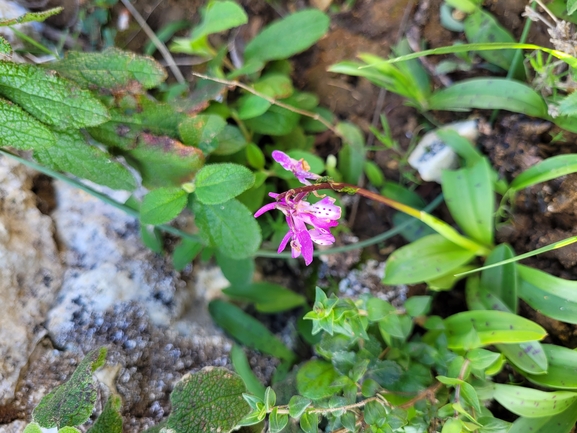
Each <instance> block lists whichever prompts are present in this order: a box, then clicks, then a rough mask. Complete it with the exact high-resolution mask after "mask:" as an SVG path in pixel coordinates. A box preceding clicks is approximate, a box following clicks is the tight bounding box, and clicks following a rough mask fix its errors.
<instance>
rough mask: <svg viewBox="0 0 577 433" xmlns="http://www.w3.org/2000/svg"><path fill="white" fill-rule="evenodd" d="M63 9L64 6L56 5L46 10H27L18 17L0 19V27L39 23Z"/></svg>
mask: <svg viewBox="0 0 577 433" xmlns="http://www.w3.org/2000/svg"><path fill="white" fill-rule="evenodd" d="M63 10H64V8H61V7H58V8H52V9H48V10H45V11H42V12H27V13H25V14H24V15H20V16H19V17H16V18H4V19H0V27H5V26H14V25H16V24H24V23H30V22H39V23H41V22H42V21H44V20H46V19H47V18H50V17H51V16H53V15H56V14H59V13H60V12H62V11H63Z"/></svg>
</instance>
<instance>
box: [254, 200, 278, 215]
mask: <svg viewBox="0 0 577 433" xmlns="http://www.w3.org/2000/svg"><path fill="white" fill-rule="evenodd" d="M276 207H277V202H276V201H273V202H272V203H269V204H265V205H264V206H263V207H261V208H260V209H259V210H257V211H256V212H255V213H254V217H255V218H258V217H259V216H261V215H262V214H263V213H265V212H268V211H269V210H273V209H276Z"/></svg>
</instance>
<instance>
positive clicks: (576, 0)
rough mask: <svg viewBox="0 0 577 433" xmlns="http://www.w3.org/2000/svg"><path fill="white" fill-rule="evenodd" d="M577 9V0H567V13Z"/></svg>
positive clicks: (569, 13)
mask: <svg viewBox="0 0 577 433" xmlns="http://www.w3.org/2000/svg"><path fill="white" fill-rule="evenodd" d="M576 10H577V0H567V14H568V15H571V14H572V13H573V12H575V11H576Z"/></svg>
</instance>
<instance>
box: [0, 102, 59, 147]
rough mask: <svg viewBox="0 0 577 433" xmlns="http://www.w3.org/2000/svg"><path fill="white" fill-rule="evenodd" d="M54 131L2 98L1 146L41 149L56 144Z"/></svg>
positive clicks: (0, 104)
mask: <svg viewBox="0 0 577 433" xmlns="http://www.w3.org/2000/svg"><path fill="white" fill-rule="evenodd" d="M55 144H56V143H55V138H54V134H53V133H52V131H50V130H49V129H48V128H47V127H46V126H45V125H43V124H42V123H40V122H39V121H38V120H36V119H35V118H34V117H32V116H30V115H29V114H28V113H26V112H25V111H24V110H22V109H21V108H20V107H18V106H17V105H15V104H13V103H12V102H10V101H6V100H4V99H0V146H3V147H5V146H10V147H14V148H15V149H21V150H40V149H43V148H45V147H47V146H54V145H55Z"/></svg>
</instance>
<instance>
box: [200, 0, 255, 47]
mask: <svg viewBox="0 0 577 433" xmlns="http://www.w3.org/2000/svg"><path fill="white" fill-rule="evenodd" d="M200 13H201V15H202V19H201V21H200V24H199V25H198V26H197V27H195V29H194V30H193V31H192V34H191V35H190V40H191V41H195V40H197V39H200V38H202V37H204V36H207V35H211V34H213V33H220V32H224V31H225V30H228V29H232V28H233V27H238V26H241V25H243V24H246V23H247V22H248V16H247V15H246V13H245V11H244V10H243V9H242V7H240V6H239V5H238V4H237V3H236V2H234V1H228V0H227V1H211V2H209V3H208V5H207V6H205V7H204V8H202V9H201V12H200Z"/></svg>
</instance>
